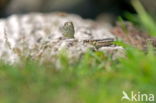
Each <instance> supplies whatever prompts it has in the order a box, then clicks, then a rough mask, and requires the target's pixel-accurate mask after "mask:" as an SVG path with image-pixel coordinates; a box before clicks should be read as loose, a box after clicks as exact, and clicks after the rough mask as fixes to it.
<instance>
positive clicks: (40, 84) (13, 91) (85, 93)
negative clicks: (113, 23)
mask: <svg viewBox="0 0 156 103" xmlns="http://www.w3.org/2000/svg"><path fill="white" fill-rule="evenodd" d="M126 51H127V52H126V53H127V54H126V55H127V57H126V58H119V59H116V60H111V59H110V58H109V57H107V56H105V55H104V54H103V53H102V52H88V53H86V54H85V55H84V56H83V57H82V58H81V60H79V61H76V62H75V63H74V64H69V63H68V62H67V58H66V57H65V56H63V55H62V57H60V60H61V64H62V69H61V70H57V69H56V68H53V66H47V65H39V64H37V63H36V62H34V61H31V60H26V61H25V62H23V64H21V65H14V66H12V65H8V64H5V63H0V83H1V85H0V91H1V92H0V103H73V102H75V103H104V102H106V103H119V102H121V97H122V91H123V90H124V91H126V92H128V93H130V91H136V92H138V91H140V92H141V93H153V94H156V88H155V86H156V82H155V81H156V69H155V67H156V63H155V61H156V55H155V54H153V53H151V52H152V51H151V52H150V53H148V54H147V55H146V54H144V53H143V52H142V51H139V50H136V49H134V48H130V47H128V48H127V49H126ZM134 51H135V52H134ZM62 58H64V59H62ZM125 102H126V101H125ZM139 103H140V102H139Z"/></svg>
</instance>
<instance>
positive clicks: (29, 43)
mask: <svg viewBox="0 0 156 103" xmlns="http://www.w3.org/2000/svg"><path fill="white" fill-rule="evenodd" d="M68 21H72V22H73V24H74V28H75V34H74V37H75V38H65V37H64V35H62V33H61V31H60V29H59V28H60V27H61V26H62V25H64V23H65V22H68ZM0 27H1V28H0V58H1V59H2V60H4V61H6V62H10V63H15V62H18V61H20V59H21V57H31V58H33V59H38V60H40V61H41V62H44V61H50V62H53V61H54V62H55V61H56V58H54V57H57V55H58V54H60V52H61V51H66V53H67V55H68V56H69V58H79V57H80V56H81V55H82V54H83V53H85V52H86V51H87V50H88V49H90V50H101V49H100V48H98V49H96V47H95V46H94V45H91V44H87V43H84V42H83V40H84V38H85V39H87V40H101V39H107V38H113V39H115V36H114V35H113V34H112V33H111V32H110V31H109V29H106V28H107V27H104V26H102V25H99V24H97V23H96V22H94V21H92V20H87V19H83V18H81V17H79V16H78V15H73V14H66V13H51V14H39V13H32V14H26V15H12V16H10V17H8V18H7V19H0ZM86 35H87V36H86ZM105 48H107V49H109V46H108V47H107V46H106V47H105ZM112 48H116V47H111V50H112Z"/></svg>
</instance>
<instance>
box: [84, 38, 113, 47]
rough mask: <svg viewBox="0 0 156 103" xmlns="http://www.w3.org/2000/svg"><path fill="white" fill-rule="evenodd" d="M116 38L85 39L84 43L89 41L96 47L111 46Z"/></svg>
mask: <svg viewBox="0 0 156 103" xmlns="http://www.w3.org/2000/svg"><path fill="white" fill-rule="evenodd" d="M113 42H114V39H112V38H106V39H98V40H84V43H89V44H91V45H94V46H95V47H96V48H100V47H104V46H110V45H113Z"/></svg>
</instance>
